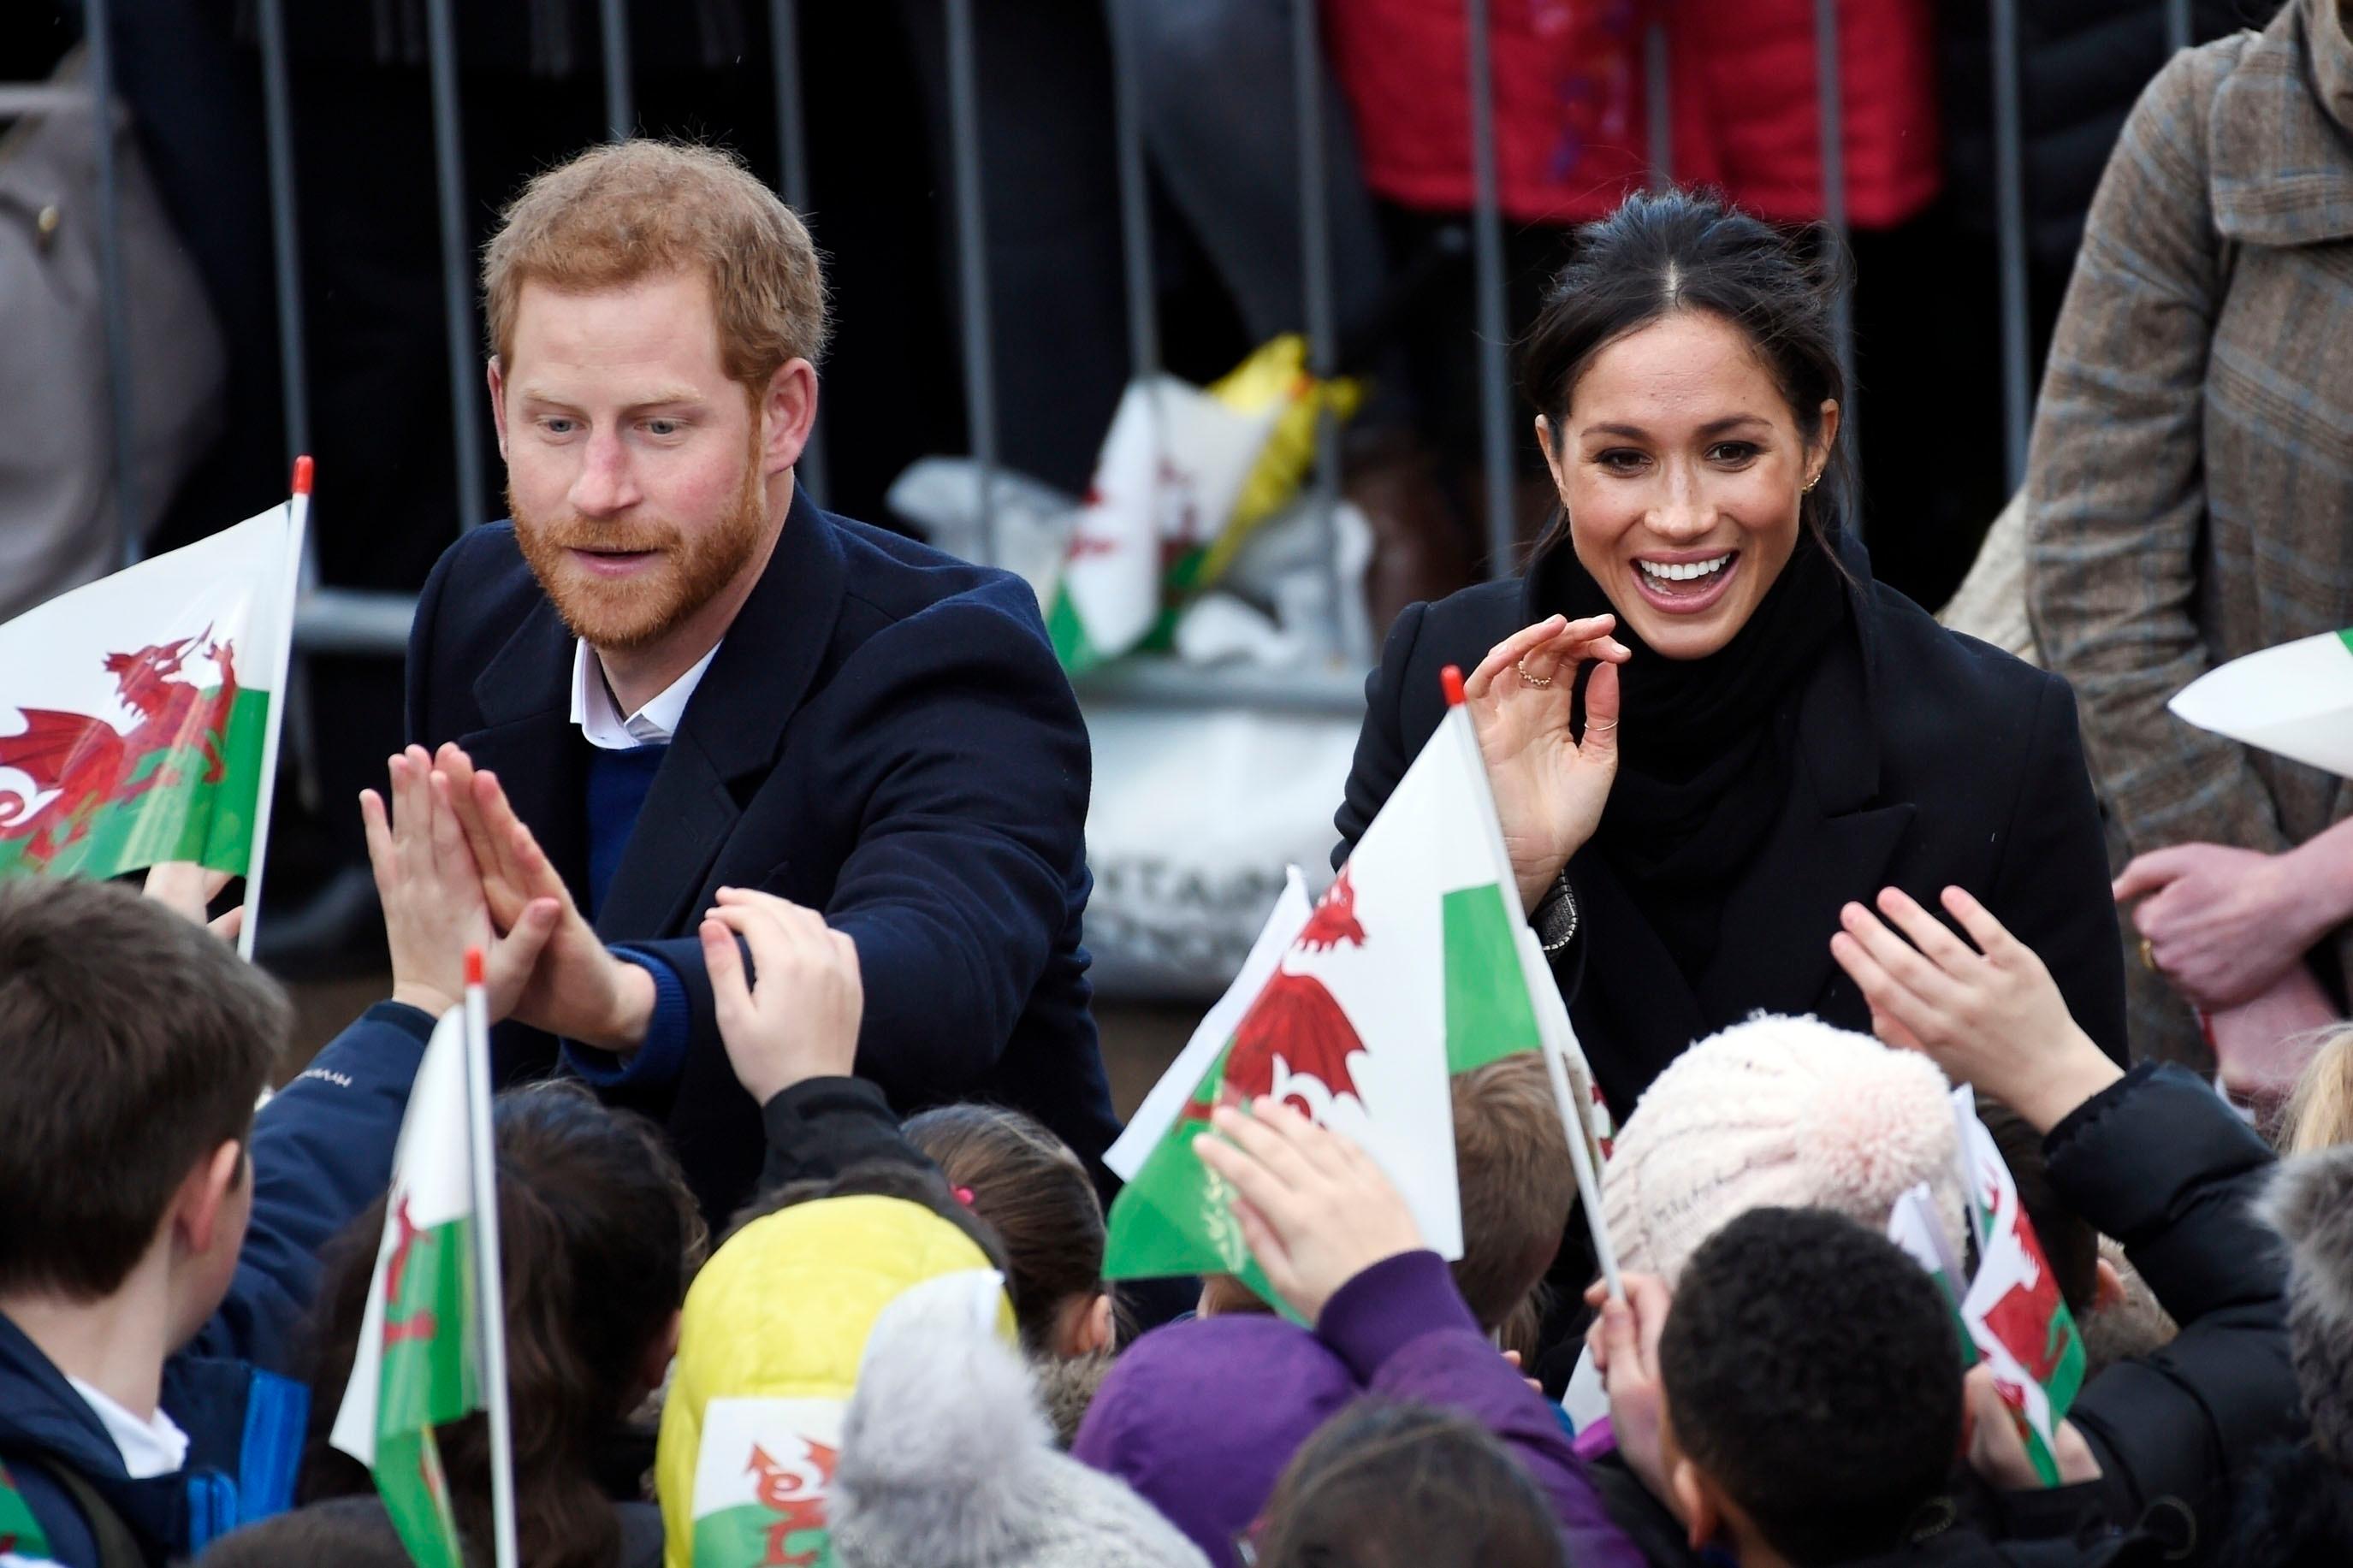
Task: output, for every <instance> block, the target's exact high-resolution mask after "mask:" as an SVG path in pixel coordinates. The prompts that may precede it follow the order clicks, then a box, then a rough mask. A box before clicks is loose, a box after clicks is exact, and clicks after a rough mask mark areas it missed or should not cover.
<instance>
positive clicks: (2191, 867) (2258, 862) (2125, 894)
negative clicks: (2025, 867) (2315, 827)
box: [2115, 840, 2353, 1013]
mask: <svg viewBox="0 0 2353 1568" xmlns="http://www.w3.org/2000/svg"><path fill="white" fill-rule="evenodd" d="M2326 848H2333V845H2332V846H2326V847H2324V846H2322V845H2320V844H2319V842H2318V841H2317V840H2316V841H2315V843H2314V844H2312V845H2308V846H2306V849H2308V850H2314V851H2321V850H2324V849H2326ZM2306 849H2300V850H2295V851H2291V852H2290V853H2287V854H2284V855H2263V854H2259V853H2257V852H2256V851H2254V850H2253V849H2234V848H2232V847H2229V846H2227V845H2221V844H2177V845H2175V846H2173V847H2170V848H2167V849H2154V850H2151V851H2150V852H2149V853H2147V854H2146V855H2141V856H2137V857H2136V858H2134V859H2133V862H2132V863H2131V864H2130V865H2128V866H2126V868H2124V874H2123V875H2122V876H2119V877H2118V878H2117V879H2116V886H2115V892H2116V902H2118V903H2120V904H2122V903H2130V902H2132V901H2133V900H2139V904H2138V906H2137V908H2135V909H2134V910H2133V912H2132V921H2133V925H2134V926H2135V928H2137V930H2138V931H2140V934H2141V936H2142V937H2143V938H2144V939H2145V940H2146V942H2147V947H2146V949H2145V950H2144V951H2145V952H2146V954H2147V959H2148V962H2149V963H2151V964H2153V965H2154V966H2155V967H2156V968H2157V969H2158V972H2159V973H2163V974H2164V976H2165V977H2166V978H2167V979H2168V980H2169V981H2171V982H2172V983H2173V984H2174V986H2175V987H2176V988H2177V989H2179V991H2180V993H2181V994H2182V995H2184V996H2186V997H2188V998H2189V1002H2190V1004H2191V1005H2193V1006H2196V1007H2200V1008H2202V1009H2204V1010H2206V1011H2208V1012H2210V1013H2211V1012H2219V1011H2221V1009H2223V1008H2226V1007H2235V1006H2237V1005H2240V1004H2241V1003H2244V1002H2252V1001H2253V1000H2254V999H2255V998H2256V997H2258V996H2260V995H2262V994H2263V993H2265V992H2267V991H2269V990H2270V989H2271V988H2272V986H2273V985H2274V983H2275V982H2277V981H2278V980H2279V979H2280V978H2281V977H2282V976H2283V975H2284V974H2285V973H2287V971H2288V969H2289V967H2290V966H2291V965H2293V964H2294V963H2295V962H2296V961H2297V960H2298V959H2300V958H2302V957H2303V956H2304V955H2305V953H2306V952H2308V951H2310V949H2311V948H2312V946H2313V944H2314V943H2316V942H2318V941H2319V940H2320V939H2321V937H2322V936H2323V935H2325V934H2326V933H2327V931H2328V930H2329V928H2330V927H2332V926H2334V925H2336V924H2337V921H2340V920H2342V919H2343V918H2344V916H2345V913H2346V906H2347V901H2348V895H2353V886H2340V885H2338V883H2339V882H2340V881H2344V880H2346V879H2333V878H2329V877H2326V876H2316V875H2308V874H2307V873H2308V872H2313V871H2316V870H2318V869H2321V868H2324V867H2326V866H2327V858H2326V857H2325V855H2324V856H2322V857H2321V858H2315V857H2313V856H2307V855H2306Z"/></svg>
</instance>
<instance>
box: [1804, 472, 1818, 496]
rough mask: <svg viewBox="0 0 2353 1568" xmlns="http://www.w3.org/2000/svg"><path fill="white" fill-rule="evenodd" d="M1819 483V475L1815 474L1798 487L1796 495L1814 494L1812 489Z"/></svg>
mask: <svg viewBox="0 0 2353 1568" xmlns="http://www.w3.org/2000/svg"><path fill="white" fill-rule="evenodd" d="M1821 482H1822V477H1821V475H1820V474H1816V475H1815V476H1814V477H1813V478H1812V479H1808V480H1807V481H1806V482H1805V483H1804V484H1802V485H1800V486H1799V487H1798V493H1799V495H1801V496H1810V495H1811V494H1813V493H1814V487H1815V486H1816V485H1818V484H1820V483H1821Z"/></svg>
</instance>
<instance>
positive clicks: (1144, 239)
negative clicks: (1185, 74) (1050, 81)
mask: <svg viewBox="0 0 2353 1568" xmlns="http://www.w3.org/2000/svg"><path fill="white" fill-rule="evenodd" d="M1110 14H1111V64H1112V104H1113V113H1114V114H1115V115H1116V116H1117V131H1118V138H1119V228H1120V247H1121V250H1122V251H1123V252H1124V259H1125V261H1126V263H1127V357H1128V363H1129V366H1130V370H1129V374H1131V375H1133V376H1134V377H1136V378H1137V379H1139V380H1140V379H1142V378H1143V377H1145V376H1148V375H1153V374H1157V373H1158V371H1159V369H1160V316H1159V302H1158V300H1157V299H1156V298H1155V294H1154V290H1153V287H1152V189H1151V185H1150V184H1149V180H1148V177H1147V175H1146V174H1145V163H1144V91H1143V84H1142V80H1141V75H1140V72H1141V65H1140V62H1139V61H1138V60H1137V59H1136V58H1135V36H1134V29H1133V28H1131V27H1130V26H1129V25H1128V16H1127V5H1126V0H1112V5H1111V6H1110Z"/></svg>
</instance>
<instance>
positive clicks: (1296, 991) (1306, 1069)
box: [1179, 866, 1365, 1121]
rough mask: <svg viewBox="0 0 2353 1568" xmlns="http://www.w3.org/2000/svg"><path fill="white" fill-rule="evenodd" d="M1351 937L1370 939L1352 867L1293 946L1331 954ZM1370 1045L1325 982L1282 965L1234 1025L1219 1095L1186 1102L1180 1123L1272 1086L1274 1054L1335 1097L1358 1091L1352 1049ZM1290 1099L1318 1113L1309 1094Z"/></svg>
mask: <svg viewBox="0 0 2353 1568" xmlns="http://www.w3.org/2000/svg"><path fill="white" fill-rule="evenodd" d="M1342 942H1346V943H1347V944H1348V945H1349V946H1351V947H1362V946H1364V945H1365V928H1364V927H1363V926H1362V925H1360V924H1358V923H1357V921H1356V888H1355V887H1354V886H1353V885H1351V884H1350V882H1349V880H1348V868H1346V867H1345V866H1344V867H1342V868H1340V875H1339V878H1338V879H1336V880H1335V881H1334V882H1333V884H1332V886H1331V889H1329V890H1328V891H1327V892H1325V893H1324V897H1323V899H1322V900H1319V901H1318V902H1317V904H1316V906H1315V912H1314V914H1312V915H1310V916H1308V917H1307V923H1306V924H1305V925H1304V926H1303V927H1301V928H1300V931H1299V936H1298V938H1297V940H1295V941H1294V942H1293V943H1292V944H1291V951H1292V952H1329V951H1330V950H1332V949H1333V948H1335V947H1337V946H1339V945H1340V944H1341V943H1342ZM1364 1048H1365V1046H1364V1042H1363V1041H1362V1040H1360V1039H1358V1038H1357V1037H1356V1026H1354V1025H1352V1024H1350V1023H1349V1022H1348V1016H1347V1014H1345V1013H1344V1012H1342V1011H1341V1009H1340V1004H1339V1003H1337V1002H1335V1001H1334V1000H1333V999H1332V993H1331V992H1329V991H1327V990H1325V989H1324V983H1323V982H1322V981H1320V980H1318V979H1316V978H1315V977H1314V975H1312V974H1297V973H1293V972H1292V971H1290V970H1288V969H1284V968H1282V967H1280V966H1277V968H1276V969H1275V972H1274V973H1272V974H1271V975H1269V976H1268V977H1267V982H1266V986H1265V988H1264V989H1263V990H1261V992H1260V993H1259V994H1258V1000H1256V1001H1255V1002H1252V1003H1251V1004H1250V1011H1249V1012H1247V1013H1245V1014H1243V1015H1242V1021H1241V1022H1240V1024H1238V1025H1236V1026H1235V1027H1234V1043H1233V1045H1232V1046H1231V1047H1229V1048H1228V1049H1227V1051H1226V1070H1225V1072H1224V1074H1223V1075H1222V1076H1221V1077H1220V1079H1219V1084H1218V1090H1217V1095H1216V1098H1215V1099H1214V1100H1207V1099H1203V1100H1192V1101H1190V1102H1188V1103H1187V1105H1186V1107H1185V1110H1184V1111H1183V1112H1182V1114H1181V1116H1180V1118H1179V1120H1180V1121H1208V1119H1209V1112H1210V1111H1211V1110H1214V1109H1215V1108H1216V1107H1217V1106H1219V1105H1242V1104H1246V1103H1248V1102H1249V1101H1250V1100H1253V1099H1255V1098H1257V1097H1258V1096H1260V1095H1261V1094H1271V1093H1273V1092H1274V1064H1275V1058H1278V1057H1280V1058H1282V1061H1283V1064H1284V1066H1286V1067H1287V1068H1289V1069H1290V1071H1291V1073H1292V1075H1293V1077H1306V1078H1313V1079H1316V1080H1318V1081H1319V1082H1321V1083H1322V1084H1323V1086H1324V1088H1325V1089H1329V1090H1331V1092H1332V1098H1334V1099H1335V1100H1337V1099H1338V1098H1339V1097H1340V1096H1342V1095H1344V1094H1355V1093H1356V1080H1355V1079H1353V1078H1351V1077H1350V1076H1349V1074H1348V1058H1349V1056H1350V1054H1351V1053H1353V1052H1356V1051H1360V1050H1363V1049H1364ZM1283 1099H1284V1100H1285V1102H1286V1103H1288V1104H1290V1105H1292V1106H1293V1107H1294V1108H1295V1109H1297V1110H1299V1111H1300V1113H1301V1114H1303V1115H1305V1116H1308V1117H1314V1115H1315V1108H1314V1106H1312V1105H1310V1104H1309V1103H1308V1102H1307V1100H1306V1098H1305V1097H1304V1096H1303V1095H1300V1094H1297V1093H1291V1094H1286V1095H1285V1096H1284V1097H1283Z"/></svg>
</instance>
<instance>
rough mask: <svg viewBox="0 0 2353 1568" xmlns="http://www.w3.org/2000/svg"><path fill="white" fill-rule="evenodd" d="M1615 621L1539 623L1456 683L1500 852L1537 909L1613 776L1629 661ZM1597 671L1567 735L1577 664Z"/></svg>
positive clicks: (1526, 902) (1525, 899)
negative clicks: (1622, 680)
mask: <svg viewBox="0 0 2353 1568" xmlns="http://www.w3.org/2000/svg"><path fill="white" fill-rule="evenodd" d="M1617 624H1618V623H1617V619H1616V617H1615V616H1589V617H1588V618H1587V619H1585V620H1581V621H1572V620H1567V619H1566V618H1564V617H1562V616H1553V617H1551V618H1550V619H1549V620H1544V621H1539V622H1537V623H1536V624H1535V626H1528V627H1526V628H1525V629H1523V630H1521V631H1518V632H1514V634H1513V635H1512V636H1510V637H1506V638H1504V640H1503V641H1502V642H1499V643H1497V644H1496V645H1495V646H1494V647H1493V648H1492V649H1490V650H1489V651H1488V654H1487V657H1486V658H1484V659H1482V660H1481V661H1480V665H1479V668H1477V669H1475V670H1473V671H1472V672H1471V678H1470V679H1467V680H1465V681H1464V682H1463V683H1462V696H1463V703H1464V706H1466V707H1467V708H1469V709H1470V710H1471V722H1472V727H1473V728H1474V729H1476V730H1477V731H1478V733H1479V752H1480V755H1481V756H1482V758H1483V759H1484V760H1485V762H1486V764H1487V782H1488V784H1490V786H1491V787H1492V788H1493V791H1494V795H1495V816H1496V819H1497V820H1498V821H1499V822H1500V823H1501V824H1502V825H1503V829H1504V849H1505V850H1506V851H1507V852H1508V853H1509V854H1510V856H1511V859H1512V873H1513V877H1514V879H1515V880H1516V881H1517V882H1518V884H1519V889H1520V902H1521V905H1522V907H1523V908H1524V909H1525V910H1528V911H1529V912H1534V910H1535V907H1536V905H1537V904H1538V903H1539V902H1540V901H1542V900H1543V899H1544V896H1545V893H1546V889H1549V888H1550V887H1551V886H1552V883H1553V879H1555V878H1556V877H1557V876H1559V875H1560V868H1562V867H1563V866H1566V865H1567V864H1568V858H1569V857H1570V856H1572V855H1574V854H1576V853H1577V850H1579V849H1580V848H1582V847H1584V846H1585V841H1586V840H1587V839H1588V838H1590V837H1593V829H1594V826H1595V825H1597V824H1598V823H1599V822H1600V820H1601V807H1602V805H1604V804H1605V803H1606V802H1607V801H1608V800H1609V785H1610V784H1611V782H1612V781H1613V780H1615V779H1616V778H1617V776H1618V671H1617V668H1616V667H1617V666H1618V665H1620V664H1622V663H1624V662H1625V661H1626V659H1627V658H1629V657H1630V653H1629V650H1628V649H1627V647H1626V646H1625V645H1624V644H1623V643H1621V642H1620V641H1618V640H1617V638H1615V637H1611V636H1610V635H1609V634H1610V632H1611V630H1612V629H1613V628H1615V627H1616V626H1617ZM1587 659H1598V660H1599V661H1600V662H1601V668H1599V669H1596V670H1595V671H1594V672H1593V679H1591V680H1590V681H1589V682H1588V684H1587V686H1586V691H1585V738H1584V740H1583V741H1582V742H1579V741H1578V740H1577V737H1575V736H1573V735H1571V734H1570V733H1569V716H1570V710H1571V708H1572V707H1573V705H1574V704H1573V703H1572V701H1571V695H1572V693H1573V692H1574V690H1575V689H1576V685H1577V666H1578V665H1579V664H1582V663H1583V662H1585V661H1586V660H1587Z"/></svg>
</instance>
